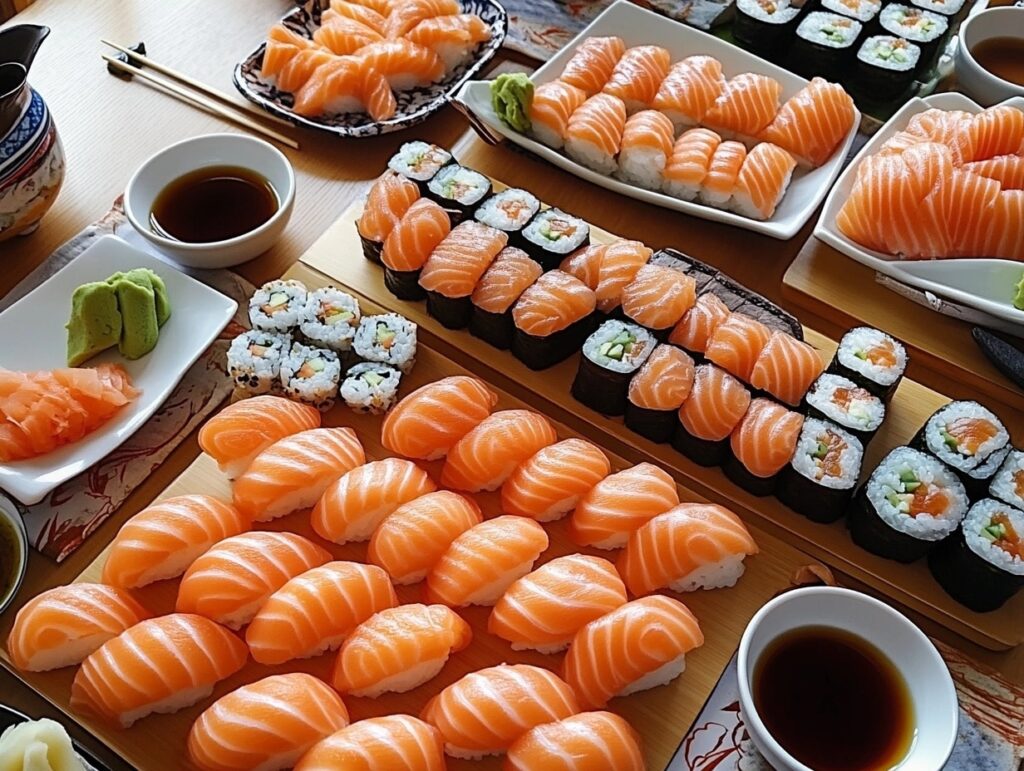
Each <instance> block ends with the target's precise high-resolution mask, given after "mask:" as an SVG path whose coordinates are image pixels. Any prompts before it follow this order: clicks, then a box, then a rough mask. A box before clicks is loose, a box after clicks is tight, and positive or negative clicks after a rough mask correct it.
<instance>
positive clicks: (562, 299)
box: [512, 270, 597, 337]
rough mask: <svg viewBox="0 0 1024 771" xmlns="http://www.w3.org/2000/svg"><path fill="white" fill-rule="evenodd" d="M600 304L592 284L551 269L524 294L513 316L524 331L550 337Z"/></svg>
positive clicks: (581, 319) (516, 305) (513, 309)
mask: <svg viewBox="0 0 1024 771" xmlns="http://www.w3.org/2000/svg"><path fill="white" fill-rule="evenodd" d="M596 306H597V299H596V295H595V294H594V292H593V291H592V290H591V289H590V287H588V286H587V285H586V284H584V283H583V282H582V281H580V280H579V279H578V278H576V277H575V276H571V275H569V274H568V273H563V272H562V271H560V270H550V271H548V272H547V273H545V274H544V275H542V276H541V277H540V278H538V279H537V280H536V281H535V282H534V283H533V284H531V285H530V286H529V287H528V288H527V289H526V290H525V291H524V292H523V293H522V295H520V297H519V300H518V301H516V304H515V306H513V308H512V318H513V321H514V322H515V326H516V329H519V330H520V331H522V332H523V333H524V334H527V335H530V336H531V337H548V336H549V335H551V334H554V333H555V332H561V331H562V330H565V329H568V328H569V327H571V326H572V325H573V324H575V323H577V322H579V321H583V320H584V319H586V318H588V317H589V316H590V314H591V313H593V312H594V308H595V307H596Z"/></svg>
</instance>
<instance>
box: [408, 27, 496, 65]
mask: <svg viewBox="0 0 1024 771" xmlns="http://www.w3.org/2000/svg"><path fill="white" fill-rule="evenodd" d="M405 37H406V39H407V40H411V41H412V42H413V43H418V44H419V45H421V46H426V47H427V48H429V49H430V50H431V51H433V52H434V53H436V54H437V55H438V56H439V57H440V58H441V61H442V62H444V66H445V69H446V70H448V71H449V72H451V71H452V70H453V69H455V68H456V67H458V66H459V65H460V64H462V63H463V62H465V61H466V60H467V59H469V58H470V57H471V56H472V54H473V49H474V48H475V47H476V46H477V45H478V44H479V43H483V42H484V41H486V40H490V39H491V29H490V27H488V26H487V24H485V23H484V20H483V19H481V18H480V17H479V16H477V15H476V14H474V13H459V14H455V15H450V16H435V17H434V18H432V19H424V20H423V21H421V22H420V23H419V24H417V25H416V26H415V27H413V28H412V29H411V30H409V33H408V34H407V35H406V36H405Z"/></svg>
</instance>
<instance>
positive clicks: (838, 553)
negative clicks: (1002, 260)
mask: <svg viewBox="0 0 1024 771" xmlns="http://www.w3.org/2000/svg"><path fill="white" fill-rule="evenodd" d="M494 186H495V189H496V190H497V189H501V188H502V187H504V185H501V183H499V182H495V183H494ZM361 212H362V203H361V202H356V203H354V204H352V206H350V207H349V208H348V209H347V210H346V211H345V212H344V213H343V214H342V216H341V218H340V219H339V220H338V221H337V222H336V223H335V224H334V225H332V226H331V227H330V228H329V229H328V230H327V231H326V232H325V233H324V235H323V236H321V237H320V239H319V240H318V241H317V242H316V243H314V244H313V245H312V246H311V247H310V249H309V251H308V252H306V254H305V255H304V256H303V257H302V261H303V262H304V263H306V264H307V265H309V266H311V267H313V268H316V269H317V270H319V271H321V272H322V273H325V274H327V275H329V276H330V277H331V278H332V279H333V280H334V281H335V282H336V283H337V284H339V285H340V286H342V287H344V288H345V289H346V290H349V291H352V292H354V293H355V294H357V295H359V296H360V297H361V298H365V299H369V300H372V301H374V302H376V303H378V304H380V305H383V306H385V307H387V308H389V309H390V310H393V311H396V312H398V313H401V314H402V315H404V316H406V317H407V318H409V319H411V320H412V321H415V322H416V323H417V324H419V325H420V333H421V335H420V339H421V340H424V341H426V342H427V344H428V345H430V346H432V347H434V348H436V349H437V350H438V351H440V352H442V353H444V354H445V355H447V356H449V357H451V358H452V359H454V360H455V361H457V362H458V363H460V364H463V365H464V366H467V367H469V368H470V369H473V370H474V371H475V372H477V374H480V375H482V376H484V377H485V379H488V380H489V381H491V382H496V383H498V384H500V385H501V386H502V387H505V388H507V389H509V390H511V391H512V392H513V393H515V394H516V395H517V396H519V397H520V398H522V399H524V400H526V401H528V402H531V403H532V404H534V405H536V406H538V407H539V408H540V409H541V410H542V411H544V412H547V413H548V414H550V415H551V416H552V417H555V418H556V419H558V420H561V421H563V422H566V423H568V424H569V425H572V426H573V427H574V428H576V430H578V431H581V432H582V433H584V434H587V435H589V436H591V438H594V436H595V430H596V431H597V432H598V433H599V435H601V436H603V437H604V438H605V439H604V440H602V441H606V440H611V441H612V442H614V449H615V450H616V451H617V452H619V453H621V454H624V455H626V456H627V457H629V458H631V459H633V460H651V461H654V462H655V463H658V464H659V465H661V466H664V467H665V468H666V469H668V470H670V471H672V472H673V473H674V474H675V476H676V479H677V480H678V481H680V482H682V483H683V484H685V485H688V486H691V487H693V486H696V487H697V489H698V490H700V491H701V492H702V494H704V495H705V496H707V497H709V498H711V499H713V500H716V501H718V502H720V503H725V504H727V505H729V506H731V507H733V508H734V509H736V510H737V512H738V513H739V514H740V515H741V516H743V517H744V518H745V519H747V521H751V520H752V519H756V520H759V521H760V522H761V523H762V524H763V525H765V526H768V527H770V528H774V532H776V533H777V534H780V535H781V536H782V537H784V538H787V539H793V538H795V539H796V540H795V541H794V543H795V544H796V545H797V546H798V547H799V548H801V549H803V550H805V551H807V552H808V553H810V554H812V555H814V556H815V557H816V558H818V559H820V560H822V561H824V562H826V563H827V564H829V565H830V566H832V567H834V568H836V569H837V570H840V571H842V572H844V573H846V574H848V575H850V576H852V577H853V578H855V579H856V580H858V581H861V582H862V583H864V584H865V585H867V586H869V587H871V588H872V589H874V590H875V591H878V592H880V593H882V594H884V595H885V596H887V597H889V598H890V599H892V600H894V601H896V602H897V603H899V604H901V605H903V606H905V607H906V608H908V609H910V610H912V611H915V612H917V613H920V614H922V615H924V616H926V617H928V618H930V619H932V620H934V621H936V622H938V623H939V624H942V625H943V626H945V627H947V628H949V629H951V630H953V631H955V632H956V633H958V634H960V635H962V636H963V637H966V638H967V639H969V640H971V641H973V642H975V643H977V644H979V645H981V646H982V647H985V648H988V649H990V650H1005V649H1007V648H1011V647H1014V646H1016V645H1017V644H1019V643H1020V642H1022V641H1024V592H1022V593H1020V594H1018V595H1017V597H1016V598H1014V599H1013V600H1011V601H1010V602H1009V603H1007V604H1006V605H1005V606H1003V607H1002V608H1001V609H1000V610H997V611H994V612H992V613H975V612H973V611H970V610H968V609H967V608H965V607H963V606H962V605H960V604H959V603H957V602H956V601H954V600H953V599H952V598H950V597H949V596H948V595H947V594H946V593H945V592H944V591H943V590H942V589H941V588H940V587H939V585H938V584H937V583H936V582H935V580H934V579H933V578H932V576H931V574H930V573H929V572H928V569H927V567H926V566H925V564H924V561H923V560H921V561H919V562H918V563H916V564H913V565H901V564H899V563H896V562H892V561H890V560H885V559H882V558H880V557H876V556H874V555H873V554H869V553H868V552H866V551H864V550H862V549H860V548H859V547H857V546H856V545H855V544H854V543H853V541H852V540H850V537H849V535H848V534H847V532H846V528H845V525H844V523H843V522H842V521H839V522H836V523H833V524H831V525H821V524H816V523H814V522H811V521H810V520H808V519H806V518H804V517H802V516H800V515H799V514H796V513H795V512H793V511H791V510H790V509H788V508H787V507H786V506H784V505H783V504H782V503H780V502H779V501H778V500H776V499H775V498H757V497H756V496H753V495H751V494H749V493H747V492H746V491H744V490H742V489H740V488H739V487H737V486H736V485H734V484H733V483H732V482H730V481H729V480H728V479H726V477H725V475H724V474H723V473H722V472H721V471H720V470H718V469H714V468H712V469H707V468H702V467H701V466H698V465H697V464H695V463H693V462H692V461H690V460H689V459H687V458H686V457H684V456H683V455H682V454H680V453H679V452H677V451H676V450H674V449H672V447H671V446H669V445H663V444H655V443H654V442H651V441H649V440H647V439H645V438H644V437H642V436H640V435H639V434H636V433H634V432H633V431H631V430H629V429H628V428H626V427H625V425H624V424H623V422H622V420H621V418H607V417H605V416H604V415H601V414H599V413H597V412H594V411H593V410H591V409H589V408H588V407H585V406H583V405H582V404H580V403H579V402H577V401H576V400H575V399H573V397H572V396H571V394H570V392H569V388H570V385H571V384H572V381H573V378H574V377H575V374H576V367H577V361H578V358H579V355H578V354H576V355H573V356H572V357H570V358H569V359H567V360H566V361H563V362H561V363H560V364H557V365H555V366H554V367H551V368H549V369H546V370H543V371H540V372H535V371H532V370H530V369H529V368H528V367H526V366H525V365H524V364H522V363H521V362H520V361H519V360H518V359H516V358H515V357H514V356H513V355H512V354H511V353H510V352H508V351H501V350H498V349H497V348H494V347H492V346H491V345H489V344H488V343H485V342H484V341H482V340H480V339H478V338H476V337H474V336H472V335H471V334H470V333H469V332H468V331H467V330H449V329H445V328H444V327H443V326H442V325H441V324H440V323H439V322H438V321H436V320H435V319H433V318H432V317H431V316H429V315H428V314H427V310H426V304H425V303H422V302H408V301H405V300H399V299H398V298H396V297H395V296H394V295H392V294H391V292H390V291H388V289H387V288H386V287H385V286H384V271H383V269H382V268H381V267H380V266H378V265H374V264H372V263H370V262H369V261H368V260H366V259H364V258H363V256H362V247H361V245H360V242H359V237H358V235H357V232H356V228H355V222H356V220H357V219H358V217H359V215H360V213H361ZM590 235H591V241H593V242H598V243H600V242H608V241H611V240H614V238H615V237H614V236H613V235H611V234H610V233H607V232H605V231H603V230H600V229H598V228H596V227H594V226H593V225H591V230H590ZM671 245H672V244H667V246H671ZM804 334H805V338H806V340H807V341H808V342H809V343H811V344H812V345H814V346H815V347H816V348H818V349H819V350H820V351H821V353H822V355H823V356H824V357H825V358H826V359H829V358H831V357H832V354H833V353H834V352H835V349H836V343H835V341H833V340H831V339H829V338H827V337H825V336H823V335H821V334H819V333H817V332H815V331H814V330H812V329H808V328H806V327H805V328H804ZM948 401H949V399H948V398H947V397H945V396H943V395H942V394H940V393H937V392H936V391H932V390H930V389H928V388H926V387H924V386H922V385H921V384H919V383H916V382H914V381H912V380H909V379H904V380H903V382H902V384H901V385H900V387H899V389H898V391H897V393H896V395H895V396H894V397H893V400H892V402H891V404H890V407H889V415H888V416H887V418H886V421H885V423H884V424H883V426H882V428H881V430H880V431H879V433H878V435H877V436H876V437H875V439H874V441H873V442H872V443H871V445H870V446H869V447H868V450H867V453H866V457H865V463H864V468H865V469H870V468H874V466H875V465H876V464H877V462H878V461H879V459H880V458H881V457H882V455H884V454H885V452H886V451H888V450H889V449H891V448H893V447H895V446H897V445H900V444H905V443H906V442H908V441H909V440H910V437H911V436H913V435H914V433H915V432H916V431H917V429H918V428H920V426H921V425H923V424H924V422H925V420H927V418H928V416H929V415H931V414H932V413H933V412H934V411H935V410H936V409H938V408H939V407H940V406H941V405H943V404H945V403H946V402H948ZM609 446H612V445H609Z"/></svg>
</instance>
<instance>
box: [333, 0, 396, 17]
mask: <svg viewBox="0 0 1024 771" xmlns="http://www.w3.org/2000/svg"><path fill="white" fill-rule="evenodd" d="M338 2H348V3H350V4H355V5H361V6H363V7H364V8H369V9H370V10H372V11H375V12H377V13H378V14H379V15H380V16H381V17H383V18H384V19H387V16H388V14H389V13H391V11H392V10H393V9H394V7H395V0H338ZM328 10H330V7H328Z"/></svg>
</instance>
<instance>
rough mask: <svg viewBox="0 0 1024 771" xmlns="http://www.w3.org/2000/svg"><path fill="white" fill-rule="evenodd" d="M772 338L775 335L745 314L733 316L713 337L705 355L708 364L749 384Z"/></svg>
mask: <svg viewBox="0 0 1024 771" xmlns="http://www.w3.org/2000/svg"><path fill="white" fill-rule="evenodd" d="M771 336H772V331H771V330H770V329H769V328H768V327H766V326H765V325H764V324H762V323H761V322H760V321H757V320H756V319H754V318H751V317H750V316H748V315H746V314H745V313H732V314H730V315H729V318H727V319H726V320H725V321H723V322H722V323H721V324H719V325H718V327H717V328H716V329H715V331H714V332H713V333H712V335H711V339H709V340H708V346H707V349H706V350H705V351H704V353H705V355H706V356H707V358H708V361H710V362H712V363H714V364H717V365H718V366H719V367H721V368H722V369H724V370H725V371H726V372H730V373H732V374H733V375H735V376H736V377H738V378H740V379H741V380H745V381H747V382H750V373H751V372H752V371H753V369H754V365H755V364H756V363H757V359H758V357H759V356H760V355H761V351H763V350H764V348H765V346H766V345H767V344H768V340H769V339H771Z"/></svg>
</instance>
